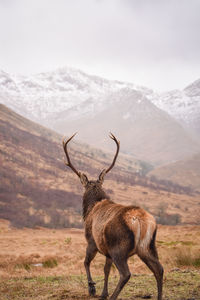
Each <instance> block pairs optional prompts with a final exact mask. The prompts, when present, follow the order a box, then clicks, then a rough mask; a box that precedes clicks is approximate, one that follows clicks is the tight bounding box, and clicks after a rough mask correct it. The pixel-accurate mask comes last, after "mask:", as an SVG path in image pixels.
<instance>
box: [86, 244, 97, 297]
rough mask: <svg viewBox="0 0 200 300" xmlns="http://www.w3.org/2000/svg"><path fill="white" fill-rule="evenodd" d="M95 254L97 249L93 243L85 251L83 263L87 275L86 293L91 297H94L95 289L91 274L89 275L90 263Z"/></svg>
mask: <svg viewBox="0 0 200 300" xmlns="http://www.w3.org/2000/svg"><path fill="white" fill-rule="evenodd" d="M96 253H97V248H96V245H95V244H94V243H91V244H88V246H87V249H86V256H85V261H84V266H85V270H86V274H87V280H88V291H89V294H90V295H91V296H95V294H96V289H95V284H96V283H95V282H94V281H93V280H92V277H91V273H90V263H91V261H92V260H93V258H94V257H95V255H96Z"/></svg>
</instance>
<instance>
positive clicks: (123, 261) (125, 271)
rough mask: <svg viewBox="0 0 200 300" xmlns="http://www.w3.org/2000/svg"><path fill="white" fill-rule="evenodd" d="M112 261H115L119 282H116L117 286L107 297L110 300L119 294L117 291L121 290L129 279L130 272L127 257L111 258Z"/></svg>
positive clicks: (113, 299)
mask: <svg viewBox="0 0 200 300" xmlns="http://www.w3.org/2000/svg"><path fill="white" fill-rule="evenodd" d="M113 262H114V263H115V265H116V267H117V269H118V271H119V274H120V279H119V282H118V284H117V287H116V288H115V290H114V292H113V294H112V295H111V297H110V298H109V299H110V300H115V299H117V296H118V295H119V293H120V292H121V290H122V289H123V287H124V286H125V284H126V283H127V282H128V281H129V279H130V277H131V273H130V271H129V267H128V264H127V258H123V257H119V258H117V259H114V258H113Z"/></svg>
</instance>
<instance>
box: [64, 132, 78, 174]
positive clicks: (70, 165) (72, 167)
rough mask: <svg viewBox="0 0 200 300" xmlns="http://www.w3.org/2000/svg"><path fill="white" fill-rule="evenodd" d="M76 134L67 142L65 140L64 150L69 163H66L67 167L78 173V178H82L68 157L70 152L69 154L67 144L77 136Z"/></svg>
mask: <svg viewBox="0 0 200 300" xmlns="http://www.w3.org/2000/svg"><path fill="white" fill-rule="evenodd" d="M76 133H77V132H76ZM76 133H74V134H73V135H72V136H71V137H70V138H69V139H68V140H67V141H65V139H63V149H64V151H65V154H66V157H67V162H65V164H66V166H68V167H70V168H71V169H72V170H73V171H74V172H75V173H76V175H78V177H80V176H81V174H80V172H78V171H77V170H76V169H75V168H74V166H73V165H72V163H71V161H70V158H69V155H68V152H67V144H68V143H69V142H70V141H71V140H72V139H73V137H74V136H75V135H76Z"/></svg>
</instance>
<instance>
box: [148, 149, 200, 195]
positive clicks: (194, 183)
mask: <svg viewBox="0 0 200 300" xmlns="http://www.w3.org/2000/svg"><path fill="white" fill-rule="evenodd" d="M149 175H150V176H152V175H153V176H156V177H157V178H158V179H164V180H170V181H173V182H175V183H177V184H180V185H184V186H190V187H191V188H192V189H195V190H198V191H199V192H200V153H199V154H196V155H193V156H192V157H189V158H188V159H184V160H181V161H177V162H175V163H173V164H169V165H166V166H163V167H160V168H157V169H155V170H153V171H151V172H150V173H149Z"/></svg>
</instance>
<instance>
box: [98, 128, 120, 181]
mask: <svg viewBox="0 0 200 300" xmlns="http://www.w3.org/2000/svg"><path fill="white" fill-rule="evenodd" d="M109 137H110V138H111V139H112V140H114V141H115V143H116V145H117V150H116V153H115V156H114V159H113V161H112V163H111V165H110V167H109V168H108V169H104V170H103V171H102V172H101V173H100V175H99V179H100V180H101V181H102V180H103V178H104V176H105V174H107V173H108V172H109V171H110V170H111V169H112V168H113V167H114V165H115V162H116V159H117V156H118V153H119V145H120V142H119V141H118V140H117V139H116V137H115V136H114V134H112V133H110V135H109Z"/></svg>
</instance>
